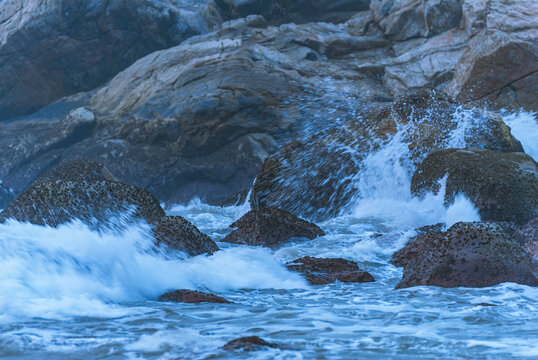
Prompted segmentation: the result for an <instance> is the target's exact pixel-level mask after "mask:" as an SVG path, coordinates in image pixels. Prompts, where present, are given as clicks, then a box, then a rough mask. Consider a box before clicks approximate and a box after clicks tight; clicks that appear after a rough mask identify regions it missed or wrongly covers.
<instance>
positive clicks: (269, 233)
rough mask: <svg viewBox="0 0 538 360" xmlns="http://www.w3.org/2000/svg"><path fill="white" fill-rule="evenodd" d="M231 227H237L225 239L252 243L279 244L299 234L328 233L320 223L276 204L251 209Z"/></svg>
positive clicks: (245, 243) (314, 234)
mask: <svg viewBox="0 0 538 360" xmlns="http://www.w3.org/2000/svg"><path fill="white" fill-rule="evenodd" d="M230 227H231V228H235V230H233V231H232V232H231V233H230V234H228V235H227V236H226V237H225V238H224V239H223V240H222V241H224V242H230V243H235V244H244V245H251V246H268V247H278V246H281V245H284V244H286V243H288V242H289V241H290V240H292V239H295V238H306V239H310V240H313V239H315V238H317V237H320V236H324V235H325V232H324V231H323V230H321V229H320V228H319V227H318V226H317V225H315V224H312V223H310V222H308V221H305V220H302V219H299V218H298V217H296V216H295V215H293V214H290V213H289V212H287V211H283V210H279V209H273V208H263V209H258V210H252V211H249V212H248V213H247V214H245V215H244V216H243V217H242V218H241V219H239V220H237V221H236V222H234V223H233V224H232V225H230Z"/></svg>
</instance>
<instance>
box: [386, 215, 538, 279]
mask: <svg viewBox="0 0 538 360" xmlns="http://www.w3.org/2000/svg"><path fill="white" fill-rule="evenodd" d="M392 261H393V263H394V264H395V265H397V266H403V267H404V274H403V277H402V280H401V281H400V283H399V284H398V285H397V286H396V288H398V289H401V288H407V287H412V286H420V285H430V286H440V287H459V286H465V287H486V286H493V285H497V284H500V283H503V282H515V283H518V284H524V285H530V286H538V278H536V275H535V273H536V270H537V269H536V264H535V263H534V262H533V260H532V259H531V257H530V256H529V254H528V253H527V252H526V251H525V250H524V249H523V247H522V246H521V244H519V243H518V242H517V241H516V240H514V239H513V238H512V237H510V236H508V235H507V234H506V233H505V232H504V231H503V229H502V228H501V227H500V226H499V225H496V224H488V223H458V224H456V225H454V226H452V227H451V228H450V229H448V230H447V231H446V232H442V231H440V230H433V231H429V232H424V233H421V234H419V235H418V236H417V237H415V238H413V239H411V240H410V241H409V242H408V243H407V244H406V246H405V247H404V248H403V249H401V250H399V251H397V252H396V253H395V254H394V256H393V259H392Z"/></svg>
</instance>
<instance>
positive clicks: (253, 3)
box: [216, 0, 370, 24]
mask: <svg viewBox="0 0 538 360" xmlns="http://www.w3.org/2000/svg"><path fill="white" fill-rule="evenodd" d="M216 2H217V4H219V5H220V6H221V8H222V9H223V10H224V13H225V14H228V17H232V18H239V17H245V16H247V15H262V16H263V17H265V18H266V19H267V21H269V22H270V23H271V24H285V23H295V24H303V23H307V22H318V21H323V22H333V23H339V22H343V21H346V20H347V19H349V18H350V17H351V16H353V15H354V14H355V13H356V12H358V11H363V10H367V9H368V5H369V4H370V1H369V0H336V1H335V0H295V1H287V0H217V1H216Z"/></svg>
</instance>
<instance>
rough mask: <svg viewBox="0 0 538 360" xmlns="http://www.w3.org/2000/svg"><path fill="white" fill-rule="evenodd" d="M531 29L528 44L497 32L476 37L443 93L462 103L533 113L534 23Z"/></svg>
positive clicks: (537, 66)
mask: <svg viewBox="0 0 538 360" xmlns="http://www.w3.org/2000/svg"><path fill="white" fill-rule="evenodd" d="M536 14H537V15H538V9H537V10H536ZM535 27H536V31H535V38H534V39H531V40H530V41H527V40H525V39H522V38H519V37H517V36H515V35H514V34H506V33H504V32H501V31H497V30H484V31H482V32H481V33H479V34H477V35H476V36H475V37H474V38H473V39H472V40H471V42H470V44H469V47H468V49H467V50H466V51H465V52H464V53H463V55H462V57H461V59H460V61H459V62H458V64H457V66H456V71H455V74H456V75H455V76H454V79H453V80H452V82H451V83H450V84H449V85H448V86H447V89H446V91H447V93H449V94H450V95H452V96H454V97H456V98H457V99H458V100H460V101H464V102H470V101H473V102H482V103H486V104H489V105H494V106H495V107H497V108H520V107H522V108H525V109H528V110H536V108H537V105H536V100H537V98H538V43H537V42H536V36H538V20H535Z"/></svg>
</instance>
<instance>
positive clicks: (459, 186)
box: [411, 148, 538, 224]
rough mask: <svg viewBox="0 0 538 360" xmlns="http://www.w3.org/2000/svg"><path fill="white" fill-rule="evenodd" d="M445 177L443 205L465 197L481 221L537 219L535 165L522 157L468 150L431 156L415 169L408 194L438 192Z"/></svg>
mask: <svg viewBox="0 0 538 360" xmlns="http://www.w3.org/2000/svg"><path fill="white" fill-rule="evenodd" d="M446 174H448V178H447V181H446V195H445V201H446V202H447V203H450V202H452V201H453V200H454V198H455V196H456V195H457V194H459V193H463V194H465V195H466V196H467V197H468V198H469V199H470V200H471V201H472V202H473V203H474V204H475V206H476V207H477V208H478V211H479V213H480V216H481V218H482V220H491V221H510V222H515V223H518V224H524V223H526V222H528V221H529V220H531V219H533V218H534V217H536V216H537V215H538V164H537V163H536V162H535V161H534V160H533V159H532V158H531V157H530V156H528V155H526V154H524V153H508V152H500V151H492V150H484V149H470V148H469V149H447V150H441V151H438V152H434V153H432V154H430V155H429V156H428V157H427V158H426V159H425V160H424V161H423V162H422V163H421V164H420V165H419V166H418V168H417V170H416V172H415V174H414V175H413V178H412V182H411V190H412V192H413V193H414V194H424V193H425V192H428V191H434V192H437V191H439V188H440V185H439V183H438V182H439V180H440V179H442V178H443V177H444V176H445V175H446Z"/></svg>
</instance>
